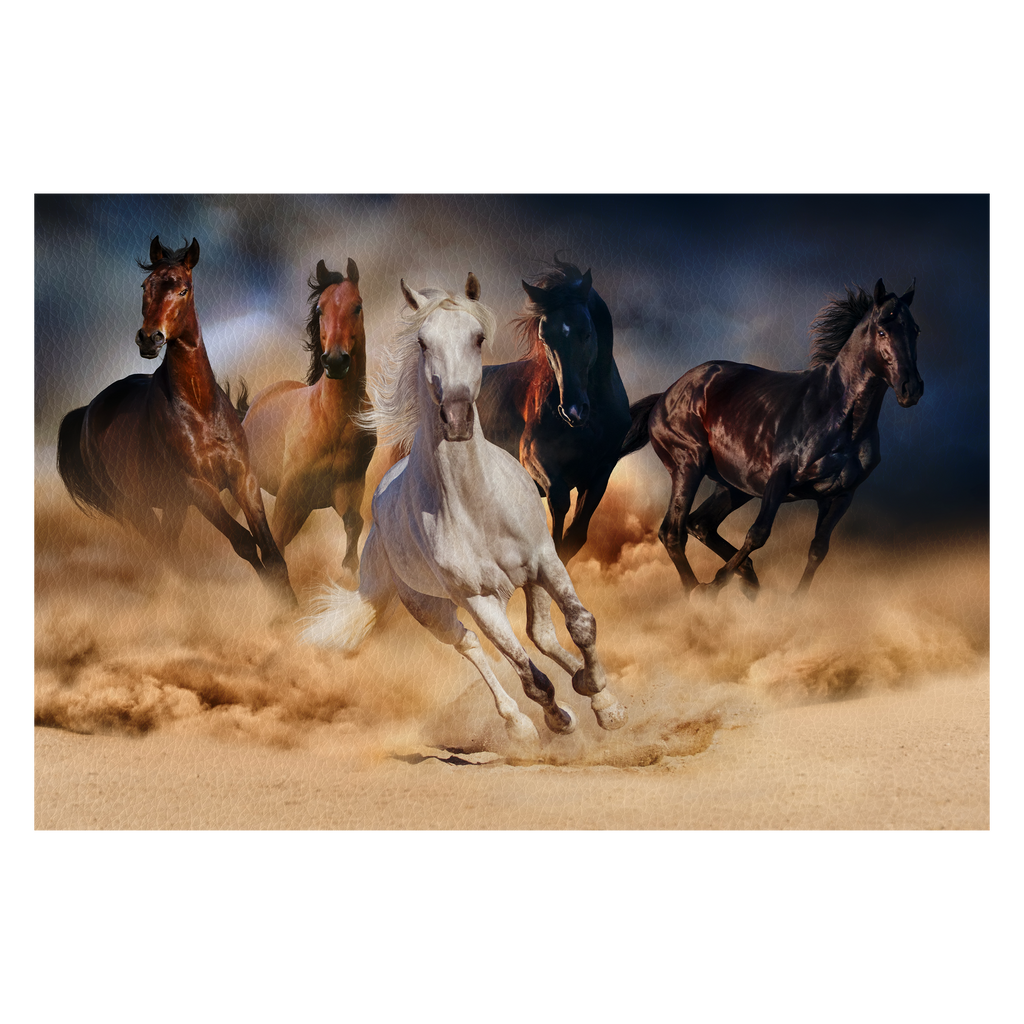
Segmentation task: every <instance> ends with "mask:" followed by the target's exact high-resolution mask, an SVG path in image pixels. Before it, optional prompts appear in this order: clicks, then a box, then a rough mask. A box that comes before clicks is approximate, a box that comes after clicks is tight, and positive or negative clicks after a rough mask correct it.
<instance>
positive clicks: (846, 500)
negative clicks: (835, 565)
mask: <svg viewBox="0 0 1024 1024" xmlns="http://www.w3.org/2000/svg"><path fill="white" fill-rule="evenodd" d="M852 501H853V491H847V492H846V493H845V494H838V495H836V497H834V498H823V499H822V500H821V501H819V502H818V522H817V523H816V525H815V527H814V540H812V541H811V549H810V551H809V552H808V555H807V568H806V569H804V574H803V576H801V577H800V582H799V583H798V584H797V588H796V593H798V594H802V593H806V591H807V588H808V587H809V586H810V585H811V580H813V579H814V574H815V573H816V572H817V571H818V566H820V565H821V563H822V561H823V560H824V558H825V556H826V555H827V554H828V544H829V540H830V538H831V537H832V531H833V530H834V529H835V528H836V524H837V523H838V522H839V520H840V519H842V518H843V516H844V515H845V513H846V510H847V509H848V508H849V507H850V503H851V502H852Z"/></svg>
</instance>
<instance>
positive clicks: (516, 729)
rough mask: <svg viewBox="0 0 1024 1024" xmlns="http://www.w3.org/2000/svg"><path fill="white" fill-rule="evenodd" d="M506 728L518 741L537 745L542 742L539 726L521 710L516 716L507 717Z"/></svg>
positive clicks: (511, 736)
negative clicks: (538, 730)
mask: <svg viewBox="0 0 1024 1024" xmlns="http://www.w3.org/2000/svg"><path fill="white" fill-rule="evenodd" d="M505 729H506V731H507V732H508V735H509V737H510V738H511V739H513V740H515V742H516V743H527V744H531V745H534V746H536V745H537V744H539V743H540V734H539V733H538V732H537V727H536V726H535V725H534V724H533V722H531V721H530V720H529V719H528V718H527V717H526V715H524V714H522V713H521V712H520V713H519V714H518V715H516V717H515V718H506V719H505Z"/></svg>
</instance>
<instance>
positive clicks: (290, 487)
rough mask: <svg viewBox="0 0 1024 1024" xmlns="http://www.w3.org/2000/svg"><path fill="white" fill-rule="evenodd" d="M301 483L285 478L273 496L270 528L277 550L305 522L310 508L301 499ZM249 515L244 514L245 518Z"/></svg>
mask: <svg viewBox="0 0 1024 1024" xmlns="http://www.w3.org/2000/svg"><path fill="white" fill-rule="evenodd" d="M303 499H304V495H303V494H302V485H301V483H300V484H295V483H293V481H291V480H286V481H285V482H284V483H283V484H282V485H281V486H280V487H279V488H278V490H277V495H276V496H275V498H274V522H273V525H272V526H271V528H270V532H271V534H273V537H274V543H275V544H276V545H277V550H278V551H284V549H285V548H286V547H287V546H288V545H289V544H291V542H292V541H293V540H294V539H295V535H296V534H297V533H298V532H299V530H301V529H302V527H303V526H305V524H306V520H307V519H308V518H309V513H310V509H309V507H308V506H307V504H306V502H305V501H304V500H303ZM248 518H249V517H248V516H246V519H248Z"/></svg>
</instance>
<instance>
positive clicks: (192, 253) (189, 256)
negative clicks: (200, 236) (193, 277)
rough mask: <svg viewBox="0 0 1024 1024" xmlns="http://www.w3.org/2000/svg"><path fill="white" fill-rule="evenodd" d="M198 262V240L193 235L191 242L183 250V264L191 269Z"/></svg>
mask: <svg viewBox="0 0 1024 1024" xmlns="http://www.w3.org/2000/svg"><path fill="white" fill-rule="evenodd" d="M198 262H199V241H198V240H197V239H196V238H195V237H193V238H192V244H191V245H190V246H189V247H188V249H186V250H185V266H186V267H187V268H188V269H189V270H191V269H192V268H193V267H194V266H195V265H196V264H197V263H198Z"/></svg>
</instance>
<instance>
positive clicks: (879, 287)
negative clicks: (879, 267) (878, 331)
mask: <svg viewBox="0 0 1024 1024" xmlns="http://www.w3.org/2000/svg"><path fill="white" fill-rule="evenodd" d="M886 295H888V292H887V291H886V290H885V285H884V284H883V282H882V279H881V278H879V279H878V280H877V281H876V282H875V296H874V298H875V305H876V306H880V305H881V304H882V303H883V302H885V297H886Z"/></svg>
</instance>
